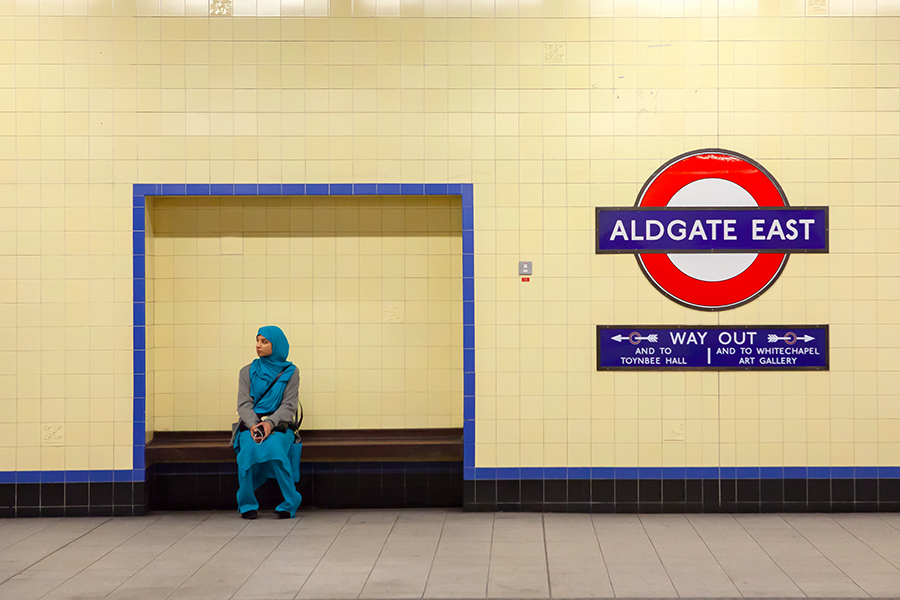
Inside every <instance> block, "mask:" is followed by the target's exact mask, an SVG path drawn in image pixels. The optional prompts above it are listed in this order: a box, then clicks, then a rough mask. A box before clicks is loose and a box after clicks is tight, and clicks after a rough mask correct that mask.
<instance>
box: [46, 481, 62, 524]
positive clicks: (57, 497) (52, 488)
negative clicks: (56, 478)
mask: <svg viewBox="0 0 900 600" xmlns="http://www.w3.org/2000/svg"><path fill="white" fill-rule="evenodd" d="M65 504H66V484H65V483H42V484H41V506H42V507H44V506H48V507H49V506H65ZM59 516H62V515H59Z"/></svg>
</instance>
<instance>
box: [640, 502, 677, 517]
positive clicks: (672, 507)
mask: <svg viewBox="0 0 900 600" xmlns="http://www.w3.org/2000/svg"><path fill="white" fill-rule="evenodd" d="M641 508H642V509H643V506H641ZM662 511H663V512H664V513H666V514H680V513H684V512H687V503H686V502H664V503H663V505H662Z"/></svg>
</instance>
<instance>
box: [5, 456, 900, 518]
mask: <svg viewBox="0 0 900 600" xmlns="http://www.w3.org/2000/svg"><path fill="white" fill-rule="evenodd" d="M297 487H298V489H299V490H300V493H301V494H303V496H304V501H303V506H302V508H307V507H320V508H422V507H460V506H461V507H463V508H464V509H466V510H468V511H554V512H598V513H603V512H609V513H613V512H618V513H662V512H668V513H684V512H691V513H700V512H874V511H882V512H897V511H900V479H722V480H719V479H706V480H700V479H687V480H681V479H677V480H673V479H665V480H659V479H641V480H593V481H592V480H583V479H580V480H577V479H573V480H499V481H494V480H491V481H465V482H464V481H463V480H462V465H461V464H459V463H359V464H352V465H347V464H341V465H335V464H332V463H319V464H316V463H307V464H305V465H303V468H302V472H301V479H300V483H299V484H298V486H297ZM236 492H237V471H236V465H235V464H234V463H228V464H225V463H223V464H217V463H197V464H170V465H155V466H153V467H151V468H150V469H149V470H148V481H147V483H146V484H145V483H143V482H135V483H19V484H0V518H4V517H5V518H11V517H62V516H139V515H143V514H145V513H146V512H147V511H148V510H231V509H234V503H235V494H236ZM257 496H258V498H259V500H260V505H261V506H262V507H263V508H264V509H269V508H273V507H275V506H276V505H277V504H278V503H279V502H280V493H279V491H278V488H277V486H276V485H275V484H274V482H272V481H270V482H268V483H267V484H266V485H264V486H263V487H262V488H260V490H259V491H258V493H257Z"/></svg>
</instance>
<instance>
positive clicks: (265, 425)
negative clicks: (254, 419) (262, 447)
mask: <svg viewBox="0 0 900 600" xmlns="http://www.w3.org/2000/svg"><path fill="white" fill-rule="evenodd" d="M257 431H258V432H259V433H257ZM270 433H272V424H271V423H270V422H269V421H260V422H259V423H257V424H256V425H254V426H253V427H251V428H250V434H251V435H253V437H254V438H256V436H257V435H262V438H260V440H259V442H258V443H260V444H262V443H263V442H264V441H266V438H267V437H269V434H270Z"/></svg>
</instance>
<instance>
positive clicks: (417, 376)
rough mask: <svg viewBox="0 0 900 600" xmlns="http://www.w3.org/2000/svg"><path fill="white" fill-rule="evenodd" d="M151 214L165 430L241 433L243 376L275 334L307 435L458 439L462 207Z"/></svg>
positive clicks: (209, 203) (406, 201)
mask: <svg viewBox="0 0 900 600" xmlns="http://www.w3.org/2000/svg"><path fill="white" fill-rule="evenodd" d="M148 206H149V207H150V209H149V217H150V221H149V225H148V227H147V232H148V237H149V236H151V235H152V238H153V239H152V240H150V241H149V243H148V250H147V252H148V254H147V263H148V276H147V300H148V308H147V313H148V328H147V332H148V341H147V343H148V381H149V380H150V379H152V380H153V390H152V392H150V391H149V390H148V406H150V405H151V404H152V409H148V420H149V419H150V418H152V419H153V426H152V427H153V429H154V430H156V431H170V430H180V431H181V430H195V429H199V430H215V429H229V428H230V427H231V423H233V422H234V421H235V420H236V416H235V414H236V412H235V406H236V398H237V379H238V378H237V373H238V371H239V370H240V368H241V367H242V366H244V365H245V364H247V363H248V362H250V361H251V360H252V359H253V358H254V357H255V337H256V332H257V329H258V328H259V326H260V324H267V323H273V324H278V325H280V326H281V327H282V328H283V329H284V331H285V334H286V335H287V336H288V340H289V341H290V342H291V354H290V357H289V359H290V360H291V361H292V362H294V364H296V365H297V367H298V368H299V369H300V373H301V384H300V394H301V402H302V404H303V407H304V427H307V428H312V429H335V428H337V429H357V428H362V429H380V428H417V427H462V354H463V353H462V341H463V340H462V208H461V200H460V197H458V196H457V197H455V198H454V197H451V196H345V197H341V196H336V197H335V196H278V197H264V196H258V197H246V196H244V197H240V196H238V197H235V196H230V197H216V196H206V197H187V198H185V197H169V198H166V197H159V198H154V199H152V200H150V201H149V202H148ZM151 232H152V233H151ZM151 246H152V250H151V249H150V247H151ZM150 315H152V317H150ZM151 318H152V324H150V321H151ZM151 371H152V374H151Z"/></svg>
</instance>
